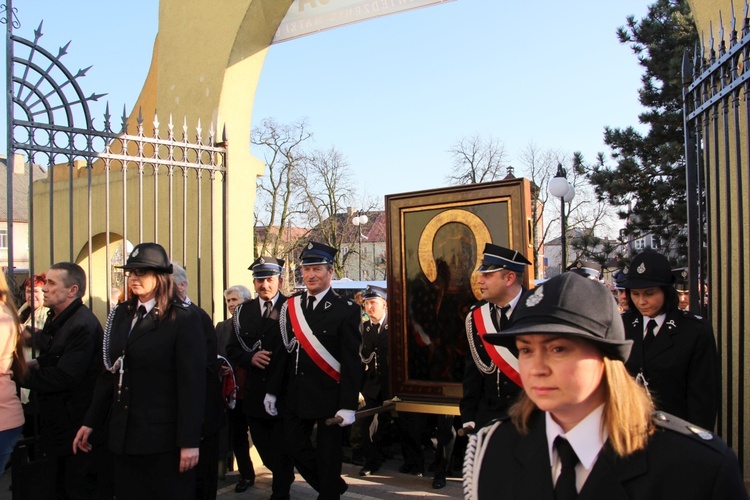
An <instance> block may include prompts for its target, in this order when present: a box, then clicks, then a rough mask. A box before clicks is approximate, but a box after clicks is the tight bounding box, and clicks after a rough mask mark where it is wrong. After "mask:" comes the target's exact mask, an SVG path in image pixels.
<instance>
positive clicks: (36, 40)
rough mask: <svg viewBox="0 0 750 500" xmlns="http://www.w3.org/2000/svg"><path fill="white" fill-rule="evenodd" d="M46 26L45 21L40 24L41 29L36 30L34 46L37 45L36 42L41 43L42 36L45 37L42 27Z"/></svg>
mask: <svg viewBox="0 0 750 500" xmlns="http://www.w3.org/2000/svg"><path fill="white" fill-rule="evenodd" d="M43 24H44V21H40V22H39V27H38V28H37V29H35V30H34V45H36V42H38V41H39V39H40V38H42V36H44V33H42V25H43Z"/></svg>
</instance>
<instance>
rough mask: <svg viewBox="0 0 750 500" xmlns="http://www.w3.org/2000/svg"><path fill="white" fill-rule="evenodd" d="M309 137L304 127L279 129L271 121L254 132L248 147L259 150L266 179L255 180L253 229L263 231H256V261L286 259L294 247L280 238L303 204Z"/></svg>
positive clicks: (301, 123) (298, 124) (268, 120)
mask: <svg viewBox="0 0 750 500" xmlns="http://www.w3.org/2000/svg"><path fill="white" fill-rule="evenodd" d="M311 137H312V133H310V132H309V131H308V130H307V123H306V122H305V121H304V120H302V121H299V122H296V123H292V124H288V125H281V124H278V123H276V121H274V120H273V119H272V118H266V119H265V120H263V122H262V124H261V126H260V127H259V128H257V129H255V130H253V133H252V136H251V143H252V144H253V145H255V146H258V147H259V148H260V151H261V152H262V154H263V157H264V159H265V162H266V168H267V170H266V175H264V176H263V177H258V182H257V202H256V213H255V226H256V227H257V226H258V225H260V226H262V227H264V228H265V231H263V232H262V233H261V234H258V232H257V231H256V238H257V239H256V242H259V243H260V247H258V245H257V244H256V247H255V248H256V255H255V256H256V257H258V255H266V254H269V253H270V254H272V255H274V256H276V257H287V255H288V253H289V252H290V251H291V250H292V249H293V248H294V247H296V246H297V245H296V241H287V240H289V238H288V237H287V238H284V237H283V234H282V233H283V231H284V228H288V227H289V226H290V225H291V224H292V221H293V220H294V219H295V216H297V215H298V214H300V213H302V212H301V211H300V208H299V207H300V204H301V202H302V201H303V200H304V194H305V193H304V191H303V190H302V189H301V184H300V181H301V178H302V175H301V170H302V169H303V167H304V164H305V158H306V153H305V150H304V146H305V143H306V141H308V139H310V138H311Z"/></svg>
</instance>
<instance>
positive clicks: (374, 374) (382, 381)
mask: <svg viewBox="0 0 750 500" xmlns="http://www.w3.org/2000/svg"><path fill="white" fill-rule="evenodd" d="M361 353H362V358H363V362H364V360H365V359H367V358H369V357H370V356H371V355H372V354H373V353H374V356H373V357H372V359H371V360H370V362H369V363H367V364H365V372H364V375H363V377H362V391H361V392H362V395H363V396H364V397H365V398H366V399H368V400H372V401H377V402H381V403H382V402H383V401H384V400H386V399H388V398H389V391H390V388H389V387H388V315H387V314H386V316H385V318H384V319H383V322H382V323H381V324H380V331H379V332H378V331H376V330H375V328H373V326H372V322H371V321H370V320H367V321H365V322H364V323H362V351H361Z"/></svg>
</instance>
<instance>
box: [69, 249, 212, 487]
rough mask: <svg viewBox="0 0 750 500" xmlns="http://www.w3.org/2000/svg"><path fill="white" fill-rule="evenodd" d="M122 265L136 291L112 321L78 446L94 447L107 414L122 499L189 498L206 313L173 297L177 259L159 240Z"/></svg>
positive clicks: (201, 390) (200, 409) (75, 447)
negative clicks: (173, 260)
mask: <svg viewBox="0 0 750 500" xmlns="http://www.w3.org/2000/svg"><path fill="white" fill-rule="evenodd" d="M122 267H123V269H125V272H126V274H127V275H128V276H129V278H128V285H129V287H130V290H131V291H132V293H133V297H132V298H131V299H130V300H128V301H127V302H124V303H122V304H120V305H119V306H117V307H116V308H115V309H113V310H112V312H111V313H110V316H109V318H108V320H107V328H106V329H105V333H104V365H105V368H106V370H104V371H103V372H102V376H101V377H100V378H99V380H98V381H97V385H96V389H95V392H94V399H93V401H92V403H91V407H90V408H89V411H88V413H87V415H86V419H85V420H84V423H85V424H84V426H83V427H81V429H80V430H79V431H78V434H77V435H76V437H75V440H74V441H73V451H74V452H77V451H84V452H88V451H89V450H90V449H91V445H90V443H89V436H90V434H91V431H92V429H93V428H97V427H99V426H102V425H105V422H106V418H107V416H108V415H109V426H108V431H109V447H110V449H111V450H112V452H114V454H115V491H116V496H117V498H118V500H122V499H131V498H132V499H138V500H142V499H144V498H154V499H156V498H159V499H164V498H174V499H184V498H191V497H194V495H195V474H194V470H193V468H194V467H195V465H196V464H197V463H198V448H199V445H200V436H201V422H202V419H203V406H204V398H205V393H206V390H205V383H206V378H205V373H206V366H205V365H206V351H205V349H206V340H205V337H204V335H203V331H202V329H201V320H200V317H199V316H198V314H197V313H196V312H195V311H194V310H192V309H191V308H188V307H187V306H185V305H184V304H182V303H181V302H180V301H178V300H175V293H174V284H173V281H172V278H171V276H170V274H171V273H172V265H171V264H170V262H169V258H168V257H167V253H166V251H165V250H164V248H162V247H161V246H160V245H158V244H156V243H141V244H140V245H138V246H136V247H135V248H134V249H133V251H132V252H131V254H130V256H129V257H128V261H127V263H126V264H125V265H124V266H122Z"/></svg>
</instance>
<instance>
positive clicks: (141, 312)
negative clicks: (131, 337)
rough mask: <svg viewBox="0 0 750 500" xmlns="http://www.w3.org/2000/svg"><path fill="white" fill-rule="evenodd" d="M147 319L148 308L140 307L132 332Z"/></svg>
mask: <svg viewBox="0 0 750 500" xmlns="http://www.w3.org/2000/svg"><path fill="white" fill-rule="evenodd" d="M145 317H146V306H143V305H140V306H138V310H137V311H136V313H135V323H134V324H133V328H131V329H130V331H131V332H132V331H133V330H135V329H136V328H138V325H139V324H140V323H141V321H143V318H145Z"/></svg>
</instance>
